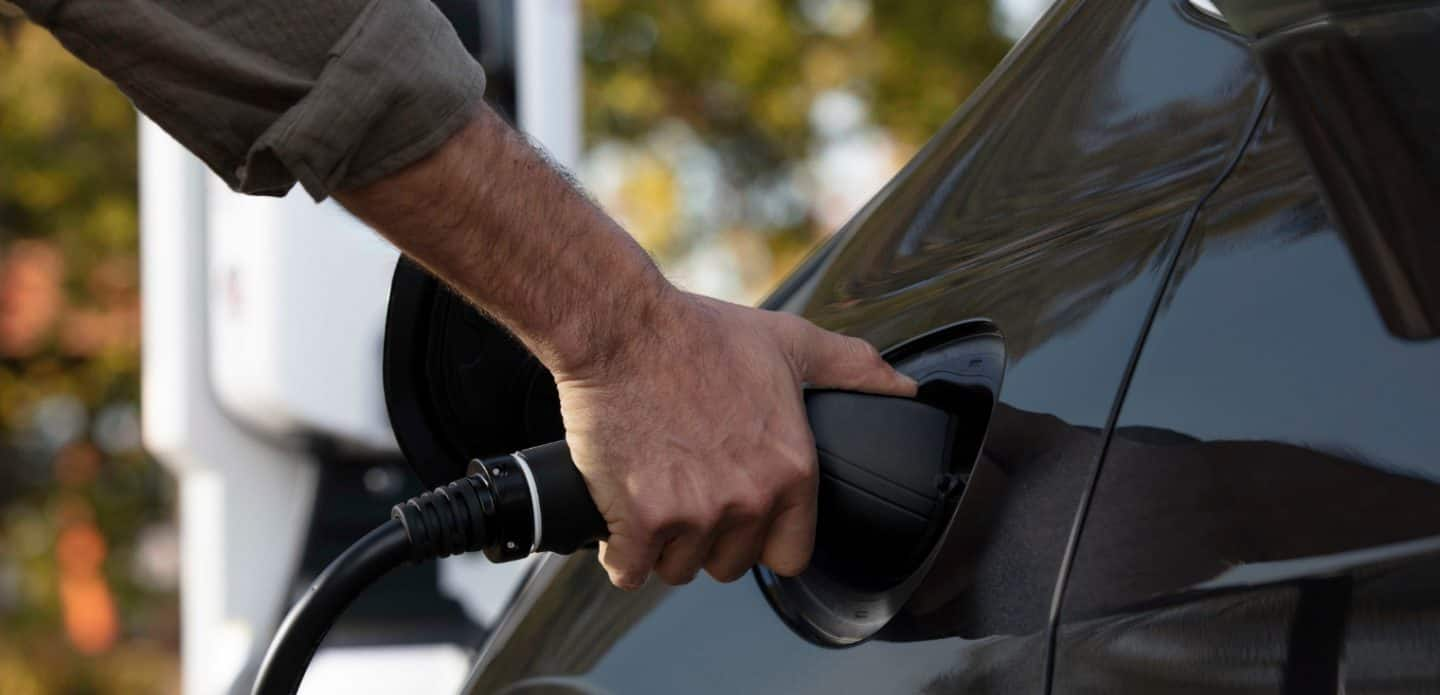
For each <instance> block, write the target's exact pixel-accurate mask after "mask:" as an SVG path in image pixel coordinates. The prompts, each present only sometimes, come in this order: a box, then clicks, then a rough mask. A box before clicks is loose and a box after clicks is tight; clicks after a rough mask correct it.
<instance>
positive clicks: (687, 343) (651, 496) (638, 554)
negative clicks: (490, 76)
mask: <svg viewBox="0 0 1440 695" xmlns="http://www.w3.org/2000/svg"><path fill="white" fill-rule="evenodd" d="M336 197H337V198H338V199H339V200H340V201H341V202H342V203H343V204H345V205H346V207H348V208H349V209H350V210H352V211H354V212H355V213H356V214H357V215H359V216H360V217H361V218H363V219H364V220H366V221H367V222H368V223H370V224H371V225H372V226H374V227H375V228H376V229H378V230H379V231H380V232H381V233H382V234H384V235H385V236H386V237H388V238H389V239H391V240H392V241H393V242H394V243H395V244H396V245H397V246H399V247H400V248H401V249H403V250H404V251H405V252H406V253H407V254H409V255H410V256H412V257H414V258H415V259H417V260H418V261H420V262H421V263H423V264H424V265H425V266H427V267H428V268H430V269H431V270H432V271H433V272H434V273H436V274H437V275H439V276H440V277H441V278H443V279H444V280H445V281H446V282H448V283H449V284H450V285H452V286H453V287H455V288H456V289H457V290H459V291H460V292H461V293H462V294H463V295H465V296H466V297H468V298H469V299H470V300H471V301H473V302H474V303H475V304H476V305H478V306H479V307H480V308H481V309H483V310H484V311H486V312H488V313H489V314H491V315H492V316H494V317H495V318H497V319H498V320H500V321H501V322H502V323H503V324H505V325H506V326H507V327H509V328H510V329H511V330H512V331H514V332H515V334H516V335H517V336H518V337H519V338H520V339H521V340H522V341H523V342H524V343H525V344H526V345H527V346H528V347H529V348H530V349H531V350H532V351H534V352H535V354H536V355H537V356H538V357H539V358H540V360H541V361H542V362H544V363H545V365H546V366H547V367H549V369H550V371H551V372H552V373H553V374H554V375H555V378H556V384H557V386H558V387H559V390H560V403H561V411H562V414H563V416H564V420H565V429H566V439H567V441H568V442H569V444H570V449H571V452H572V454H573V455H574V457H575V462H576V465H577V466H578V467H579V468H580V470H581V472H582V473H583V474H584V475H585V478H586V482H587V484H588V486H589V487H590V490H591V493H592V494H593V495H594V497H595V501H596V504H597V506H598V507H599V509H600V511H601V513H603V514H604V515H605V518H606V521H607V522H608V524H609V527H610V539H609V541H607V542H606V543H605V544H604V545H602V548H601V554H600V560H601V562H602V563H603V564H604V565H605V567H606V569H607V571H608V572H609V574H610V577H611V581H613V582H614V583H615V584H616V585H617V586H620V587H624V588H633V587H637V586H639V585H641V584H642V583H644V581H645V579H646V577H648V576H649V574H650V573H651V572H652V571H654V572H656V573H658V574H659V575H660V577H661V578H662V579H664V580H665V581H667V582H669V583H672V584H679V583H684V582H688V581H689V580H690V579H691V578H693V577H694V576H695V574H696V573H697V572H698V571H699V570H700V569H702V568H703V569H705V570H707V571H708V572H709V573H710V574H711V575H713V576H714V577H716V578H717V579H721V580H727V581H728V580H733V579H735V578H738V577H739V576H741V575H743V574H744V573H745V571H746V570H748V569H749V568H750V567H752V566H753V565H755V564H756V563H757V562H764V563H765V564H767V565H769V566H770V567H771V568H773V569H775V570H776V571H777V572H780V573H782V574H796V573H798V572H800V571H802V570H804V568H805V566H806V565H807V563H808V562H809V558H810V552H811V546H812V545H813V542H814V535H815V494H816V479H817V478H816V476H817V473H816V461H815V450H814V444H813V440H812V438H811V434H810V430H809V427H808V426H807V423H806V420H805V413H804V404H803V400H802V395H801V386H802V384H804V383H810V384H814V385H817V386H828V387H835V388H851V389H857V390H867V391H873V392H878V393H889V394H895V395H911V394H913V393H914V390H915V385H914V383H913V382H912V381H911V380H909V379H907V378H906V377H903V376H901V375H899V374H898V373H896V372H894V371H893V370H892V369H891V368H890V367H889V365H887V364H886V363H885V362H884V361H883V360H882V359H880V356H879V355H878V354H877V353H876V351H875V349H874V348H873V347H871V346H870V345H869V344H867V343H865V342H864V341H861V340H858V339H854V338H847V337H844V336H840V335H836V334H833V333H829V332H827V331H824V330H821V329H820V328H817V327H816V326H814V325H812V324H810V323H809V322H807V321H805V320H803V319H800V318H798V317H795V316H791V315H787V314H778V313H774V312H768V311H761V310H757V309H750V308H745V307H741V306H737V305H734V304H728V303H725V302H719V301H715V300H710V299H706V298H703V297H698V296H695V295H691V294H688V293H685V292H682V291H680V290H678V289H676V288H675V287H674V286H672V285H671V284H670V283H669V282H667V281H666V280H665V278H664V277H663V276H662V275H661V274H660V272H659V271H658V270H657V269H656V267H655V265H654V264H653V263H652V262H651V260H650V258H649V257H648V256H647V255H646V254H645V252H644V251H643V250H642V249H641V248H640V247H639V246H637V245H636V244H635V242H634V241H633V240H632V239H631V238H630V237H629V235H627V234H626V233H625V231H624V230H623V229H621V228H620V227H619V226H618V225H617V224H616V223H615V222H614V221H613V220H611V219H610V218H609V217H608V216H606V215H605V213H604V212H602V211H601V210H600V209H599V208H598V207H596V206H595V205H594V204H592V203H591V202H590V201H589V200H588V199H586V198H585V197H584V196H583V195H582V194H581V193H580V192H579V191H577V190H576V189H575V187H574V186H573V185H571V183H570V182H569V181H568V180H567V179H566V178H565V177H564V176H563V175H562V174H561V173H560V172H558V171H556V170H555V168H554V167H552V166H550V164H549V163H548V162H547V161H546V160H545V159H544V157H542V156H541V155H540V153H538V152H537V151H535V150H534V149H533V148H532V147H531V146H530V145H529V144H528V142H526V140H525V139H524V138H523V137H522V136H521V135H520V134H518V133H516V132H515V131H514V130H512V129H511V128H510V127H509V126H508V125H506V124H505V123H504V122H503V121H502V120H501V119H500V118H499V117H498V116H496V115H495V114H494V113H493V112H492V111H490V110H489V109H488V108H485V107H482V108H481V109H480V110H479V111H478V112H477V113H476V115H475V117H474V118H473V119H472V120H471V121H470V123H469V124H468V125H467V126H465V127H463V128H462V129H461V130H460V131H459V133H458V134H457V135H456V136H454V137H453V138H451V139H450V140H449V141H448V142H447V143H446V144H444V145H443V146H441V147H440V149H439V150H437V151H436V152H435V153H434V154H433V155H431V156H430V157H428V158H426V159H423V160H421V161H420V162H418V163H416V164H414V165H412V166H410V167H408V168H406V169H403V170H401V171H400V172H398V173H396V174H394V175H391V176H389V177H387V178H385V179H382V180H380V181H378V182H376V183H373V184H370V185H367V186H363V187H360V188H355V189H352V190H348V191H343V192H340V193H337V194H336Z"/></svg>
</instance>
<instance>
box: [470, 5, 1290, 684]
mask: <svg viewBox="0 0 1440 695" xmlns="http://www.w3.org/2000/svg"><path fill="white" fill-rule="evenodd" d="M1260 82H1261V80H1260V78H1259V76H1258V72H1257V70H1256V68H1255V67H1254V64H1253V62H1252V61H1251V60H1250V59H1249V57H1248V53H1247V51H1246V48H1245V46H1244V45H1243V43H1242V42H1239V41H1237V40H1235V39H1234V37H1232V36H1228V35H1226V34H1224V33H1223V32H1216V31H1213V30H1212V29H1211V28H1210V27H1207V26H1205V25H1204V24H1203V23H1202V22H1199V21H1197V20H1196V18H1195V16H1193V15H1192V14H1190V13H1189V12H1187V11H1185V10H1183V8H1181V7H1180V6H1177V5H1176V4H1175V3H1173V2H1171V1H1170V0H1148V1H1143V0H1142V1H1138V2H1109V1H1107V2H1095V1H1091V2H1081V1H1074V0H1072V1H1066V2H1061V3H1059V4H1058V5H1057V6H1056V7H1055V8H1053V9H1052V10H1051V12H1050V13H1049V14H1048V15H1047V16H1046V18H1045V19H1043V20H1042V21H1041V22H1040V24H1039V25H1038V26H1037V28H1036V29H1035V30H1033V31H1032V32H1031V33H1030V34H1029V35H1028V37H1027V38H1026V39H1025V40H1024V41H1023V42H1022V43H1021V44H1020V45H1019V46H1018V47H1017V48H1016V49H1015V50H1014V51H1013V52H1012V54H1011V55H1010V56H1009V57H1008V58H1007V59H1006V61H1005V62H1004V64H1002V66H1001V67H1000V68H999V69H997V71H996V73H995V75H993V76H992V77H991V79H990V80H989V81H988V82H987V83H986V85H985V86H983V87H982V88H981V90H980V92H979V93H977V95H976V96H975V97H974V98H972V100H971V101H970V102H969V103H968V104H967V105H966V106H965V107H964V108H963V109H962V110H961V111H960V113H958V114H957V116H956V117H955V118H954V119H953V120H952V121H951V123H950V124H949V125H947V127H946V128H945V129H944V130H943V131H942V132H941V133H939V134H938V135H936V137H935V138H934V139H933V140H932V141H931V143H930V144H929V145H927V146H926V148H925V149H924V150H923V151H922V152H921V153H920V154H919V155H918V156H917V157H916V159H915V160H914V161H913V162H912V163H911V164H910V165H909V166H907V167H906V169H905V170H904V171H903V172H902V173H901V174H900V175H899V176H898V177H897V178H896V179H895V180H894V181H893V182H892V183H891V184H890V185H889V186H887V188H886V189H885V190H884V191H882V193H881V194H880V195H879V196H878V197H877V198H876V199H875V200H874V201H873V202H872V203H871V204H870V205H869V206H867V208H866V209H865V210H864V211H862V212H861V213H860V214H859V215H858V216H857V217H856V218H855V220H853V221H852V222H851V223H850V224H849V225H848V226H847V228H846V229H845V230H842V231H841V232H840V233H838V234H837V236H836V237H835V238H834V239H832V241H831V242H830V243H828V244H827V245H826V246H825V247H824V248H822V249H821V250H819V251H818V252H817V253H816V254H815V255H814V256H812V257H811V258H810V259H809V260H808V261H807V262H806V263H805V264H804V265H803V266H802V267H801V269H800V270H798V271H797V272H796V274H795V276H794V277H793V278H791V281H789V282H787V283H786V284H785V286H784V287H782V288H781V289H780V290H779V291H778V292H777V293H776V295H775V296H774V297H772V298H771V300H770V301H769V302H768V306H770V307H772V308H776V309H781V310H786V311H794V312H798V313H801V314H803V315H805V316H807V317H809V318H810V319H812V320H814V321H816V322H817V323H819V324H821V325H823V326H826V327H828V328H831V329H835V330H839V331H842V332H846V333H849V334H852V335H858V336H862V337H864V338H866V339H868V340H870V341H871V342H873V343H874V344H876V345H877V346H878V347H880V348H881V349H882V351H886V352H889V353H891V354H894V353H893V352H892V348H896V347H898V346H904V345H913V344H915V341H916V340H917V339H918V338H920V337H922V336H934V335H946V334H947V332H949V331H954V330H957V327H963V326H967V325H972V324H974V323H975V322H976V321H983V322H984V323H986V324H987V325H990V326H993V327H995V328H996V329H998V331H999V333H1000V334H1002V335H1003V340H1004V351H1005V358H1006V359H1005V362H1006V365H1005V371H1004V375H1003V387H1001V389H1000V393H999V403H998V404H997V405H996V407H995V410H994V412H993V415H992V416H991V418H990V422H989V436H988V438H987V440H986V445H985V449H984V450H983V451H982V453H981V456H980V459H981V462H982V463H984V464H985V468H984V470H986V471H988V472H987V473H986V476H987V478H986V479H987V481H988V483H987V485H989V486H988V487H986V488H985V489H984V490H977V488H978V487H979V486H978V482H977V481H976V480H975V479H972V480H971V483H972V488H971V489H970V490H967V492H966V494H967V497H966V498H965V501H962V503H961V509H960V512H959V514H960V517H959V519H960V521H959V522H957V528H952V536H954V537H955V538H961V539H962V540H964V541H966V542H964V543H960V542H959V541H957V545H956V549H954V550H953V552H950V551H952V549H951V548H950V547H949V546H947V547H946V549H945V550H943V551H942V553H941V558H940V560H939V561H938V562H937V563H936V565H935V566H934V568H933V569H932V571H931V573H930V575H929V576H928V577H926V579H925V581H924V582H923V583H922V584H921V585H920V586H919V587H918V589H917V591H916V593H915V594H914V596H913V597H912V598H911V600H910V601H909V602H908V603H907V604H906V605H905V607H904V609H903V610H901V611H900V613H899V614H898V615H896V616H895V619H894V620H893V621H892V622H891V624H890V626H889V627H887V628H886V629H885V630H882V631H880V632H879V633H878V634H875V635H872V639H870V640H868V641H864V642H862V643H861V644H859V645H858V646H853V647H851V648H848V649H844V650H837V649H832V648H826V647H827V646H832V647H833V646H835V645H833V644H831V645H827V644H825V640H824V639H823V636H821V637H817V636H816V635H815V634H803V633H797V632H793V631H791V630H789V629H787V627H786V625H785V623H783V622H782V621H781V620H780V619H779V618H778V617H777V615H776V610H774V609H772V606H771V605H769V604H768V603H767V600H766V596H765V594H764V593H763V592H762V590H761V589H759V588H757V587H756V586H755V584H754V583H751V582H738V583H734V584H729V585H720V584H716V583H713V582H711V581H709V580H707V579H704V578H702V579H699V580H697V581H696V582H694V583H692V584H690V585H688V586H685V587H682V588H677V589H667V588H665V587H663V586H659V585H657V584H655V583H652V584H650V585H648V586H647V587H645V588H644V589H642V590H640V591H637V592H633V593H621V592H618V591H615V590H613V589H611V588H609V586H608V584H607V583H606V581H605V575H604V574H603V572H601V571H600V570H599V568H598V567H597V566H596V564H595V560H594V557H593V556H591V555H588V554H581V555H577V556H575V557H572V558H568V559H562V558H549V559H547V560H546V561H545V563H544V564H543V565H542V566H541V567H540V568H539V569H538V570H537V573H536V576H535V577H534V579H533V580H532V581H531V583H530V584H529V585H528V586H527V587H526V590H525V591H524V592H523V594H522V596H521V597H520V598H519V600H518V602H517V604H516V606H515V607H514V608H513V609H512V611H511V613H510V615H509V616H508V617H507V618H506V620H505V621H504V622H503V623H502V625H501V626H500V628H499V629H498V631H497V635H496V637H495V638H494V639H493V640H492V642H491V643H490V645H489V646H488V647H487V648H486V650H485V652H484V653H483V654H482V656H481V657H480V660H479V663H478V664H477V666H476V670H475V673H474V675H473V677H472V680H471V684H470V691H471V692H475V693H490V692H501V691H503V692H636V693H639V692H674V691H677V690H683V691H684V692H692V693H708V692H716V693H720V692H786V693H807V692H816V693H819V692H878V693H884V692H997V693H1001V692H1003V693H1010V692H1032V693H1033V692H1040V691H1042V690H1043V687H1044V686H1043V681H1044V669H1043V658H1044V655H1045V653H1046V651H1047V650H1046V646H1045V641H1044V637H1045V627H1046V625H1047V621H1048V615H1049V607H1050V603H1051V598H1052V595H1053V592H1054V587H1055V580H1056V577H1057V575H1058V573H1059V569H1060V567H1061V560H1062V558H1063V555H1064V550H1065V546H1066V541H1067V539H1068V537H1069V530H1070V525H1071V521H1072V519H1073V518H1074V515H1075V513H1076V511H1077V509H1078V508H1079V503H1080V499H1081V496H1082V494H1083V493H1084V491H1085V490H1086V489H1087V485H1088V483H1089V481H1090V479H1091V473H1092V470H1093V468H1094V466H1095V464H1096V462H1097V461H1098V460H1099V455H1100V451H1101V443H1102V442H1103V441H1104V439H1103V437H1102V436H1100V435H1101V434H1102V433H1103V431H1104V428H1105V426H1106V424H1107V421H1108V418H1109V416H1110V413H1111V410H1112V406H1113V403H1114V400H1115V398H1116V396H1117V394H1118V393H1119V392H1120V390H1121V384H1122V380H1123V378H1124V375H1125V373H1126V369H1127V367H1128V365H1129V362H1130V359H1131V355H1132V354H1133V353H1134V351H1135V347H1136V345H1137V343H1138V341H1139V337H1140V334H1141V330H1142V328H1143V326H1144V325H1145V319H1146V316H1147V311H1148V310H1149V308H1150V307H1151V306H1152V303H1153V300H1154V298H1155V296H1156V295H1157V293H1158V292H1159V291H1160V289H1161V287H1162V284H1163V281H1164V279H1165V277H1166V276H1167V273H1168V270H1169V268H1170V267H1171V263H1172V260H1173V259H1174V257H1175V256H1176V254H1177V252H1178V249H1179V242H1180V239H1181V238H1183V235H1184V232H1185V230H1187V229H1189V227H1190V226H1191V224H1192V221H1193V217H1194V213H1195V210H1196V209H1197V206H1198V205H1199V203H1200V201H1202V200H1203V199H1204V198H1205V196H1206V195H1207V192H1208V191H1210V190H1211V188H1212V187H1213V186H1214V184H1215V182H1217V181H1219V180H1220V179H1221V178H1222V177H1223V175H1224V173H1225V172H1226V171H1227V169H1228V167H1229V166H1230V165H1231V164H1232V163H1233V160H1234V159H1235V157H1236V153H1237V152H1238V151H1239V148H1240V147H1241V145H1242V144H1243V142H1244V139H1245V135H1246V133H1247V132H1248V131H1249V129H1250V128H1251V127H1252V125H1253V123H1254V121H1255V118H1256V114H1257V113H1258V111H1259V107H1260V105H1261V104H1262V103H1263V100H1264V95H1263V93H1262V89H1261V86H1260ZM961 368H963V366H962V367H961ZM972 492H975V493H976V494H974V495H972V494H970V493H972ZM982 493H983V494H982ZM982 498H983V499H982ZM972 501H974V502H985V503H986V504H969V503H970V502H972ZM967 504H968V505H969V506H968V507H967ZM961 526H963V529H961V528H960V527H961ZM956 531H959V533H958V534H955V533H954V532H956ZM947 542H948V541H947ZM772 598H773V597H772ZM782 600H783V599H782ZM774 608H775V609H779V613H781V614H782V615H784V614H786V613H787V606H785V605H776V606H775V607H774Z"/></svg>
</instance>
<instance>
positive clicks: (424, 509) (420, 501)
mask: <svg viewBox="0 0 1440 695" xmlns="http://www.w3.org/2000/svg"><path fill="white" fill-rule="evenodd" d="M494 513H495V498H494V496H493V495H492V494H491V492H490V488H489V487H488V486H487V485H486V484H485V480H484V478H481V477H480V476H478V475H472V476H468V477H465V478H461V479H459V480H456V481H455V482H453V483H450V484H448V485H446V486H444V487H437V488H435V489H434V490H431V491H430V492H426V493H423V494H420V495H417V496H415V497H411V498H410V499H408V500H406V501H404V502H402V503H400V504H397V505H395V506H394V507H392V508H391V509H390V518H392V519H395V520H397V521H399V522H400V524H401V525H403V526H404V527H405V535H406V536H407V537H408V538H409V539H410V560H411V561H412V562H417V563H418V562H423V561H425V560H430V559H434V558H441V557H449V556H451V555H459V554H460V553H467V552H470V551H473V550H481V549H483V548H484V547H485V545H486V543H487V542H488V541H489V535H488V534H487V530H488V526H487V521H488V520H489V519H490V518H491V517H492V516H493V515H494Z"/></svg>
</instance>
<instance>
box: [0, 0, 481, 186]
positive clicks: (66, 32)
mask: <svg viewBox="0 0 1440 695" xmlns="http://www.w3.org/2000/svg"><path fill="white" fill-rule="evenodd" d="M17 4H19V5H20V6H21V8H22V9H24V10H25V11H26V13H27V14H29V15H30V17H31V18H32V19H33V20H35V21H36V22H38V23H40V24H41V25H44V26H45V27H47V28H48V29H49V30H50V31H51V32H52V33H54V34H55V36H56V37H57V38H58V39H59V40H60V42H61V43H63V44H64V45H65V46H66V48H67V49H69V50H70V51H71V52H73V53H75V54H76V55H77V56H79V57H80V59H81V60H84V61H85V62H87V63H88V64H90V65H91V66H93V67H94V68H95V69H97V70H99V71H100V72H101V73H102V74H104V75H105V76H106V77H108V78H110V79H111V80H113V81H114V82H115V83H116V84H117V85H119V87H120V89H121V90H122V91H124V92H125V94H126V95H127V96H129V97H130V99H131V101H133V102H134V103H135V105H136V107H137V108H139V109H140V111H142V112H143V113H145V115H147V116H149V117H150V118H151V119H152V120H154V121H155V122H156V123H158V124H159V125H160V126H161V127H162V128H164V129H165V130H166V131H168V132H169V133H170V134H171V135H172V136H174V137H175V138H176V139H177V140H179V141H180V142H181V143H183V144H184V145H185V146H186V147H187V148H189V149H190V150H191V151H192V152H194V153H195V154H196V155H197V156H199V157H200V158H201V159H202V160H204V161H205V163H206V164H208V165H209V166H210V168H211V169H213V170H214V171H215V173H217V174H219V175H220V177H221V178H223V179H225V181H226V182H227V183H228V184H230V186H231V188H234V189H235V190H237V191H241V192H244V193H254V194H262V195H283V194H284V193H285V192H287V191H289V190H290V189H291V188H292V187H293V186H294V184H295V183H296V182H297V181H298V182H299V183H300V184H301V185H302V186H304V187H305V190H306V191H308V192H309V193H310V195H312V196H313V197H315V198H316V199H317V200H319V199H322V198H324V197H326V196H327V195H329V194H330V193H331V192H333V191H337V190H345V189H347V188H351V187H354V186H360V185H364V184H366V183H370V182H372V181H375V180H377V179H380V178H383V177H384V176H385V175H387V174H389V173H391V172H394V171H396V170H398V169H400V168H402V167H404V166H405V165H407V164H410V163H412V162H414V161H416V160H418V159H420V158H422V157H424V156H425V155H426V154H428V153H429V152H431V151H432V150H434V149H435V148H437V147H438V146H439V145H440V144H441V143H443V142H444V141H445V140H446V139H447V138H448V137H449V136H450V135H451V134H453V133H454V132H455V131H456V130H458V129H459V128H460V126H462V125H463V124H464V123H465V122H466V120H468V118H469V117H470V115H471V114H472V112H473V109H474V108H475V106H476V105H477V104H478V102H479V100H480V98H481V96H482V95H483V93H484V89H485V75H484V72H483V71H482V70H481V68H480V65H479V64H478V63H476V62H475V60H474V59H473V58H471V56H470V55H469V54H468V53H467V52H466V51H465V48H464V47H463V46H462V45H461V43H460V39H459V38H458V37H457V36H456V35H455V32H454V30H453V29H452V28H451V26H450V24H449V22H448V21H447V20H446V19H445V17H444V15H442V14H441V13H440V11H439V10H438V9H436V8H435V6H434V5H432V4H431V2H430V1H429V0H310V1H307V0H18V3H17Z"/></svg>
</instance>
